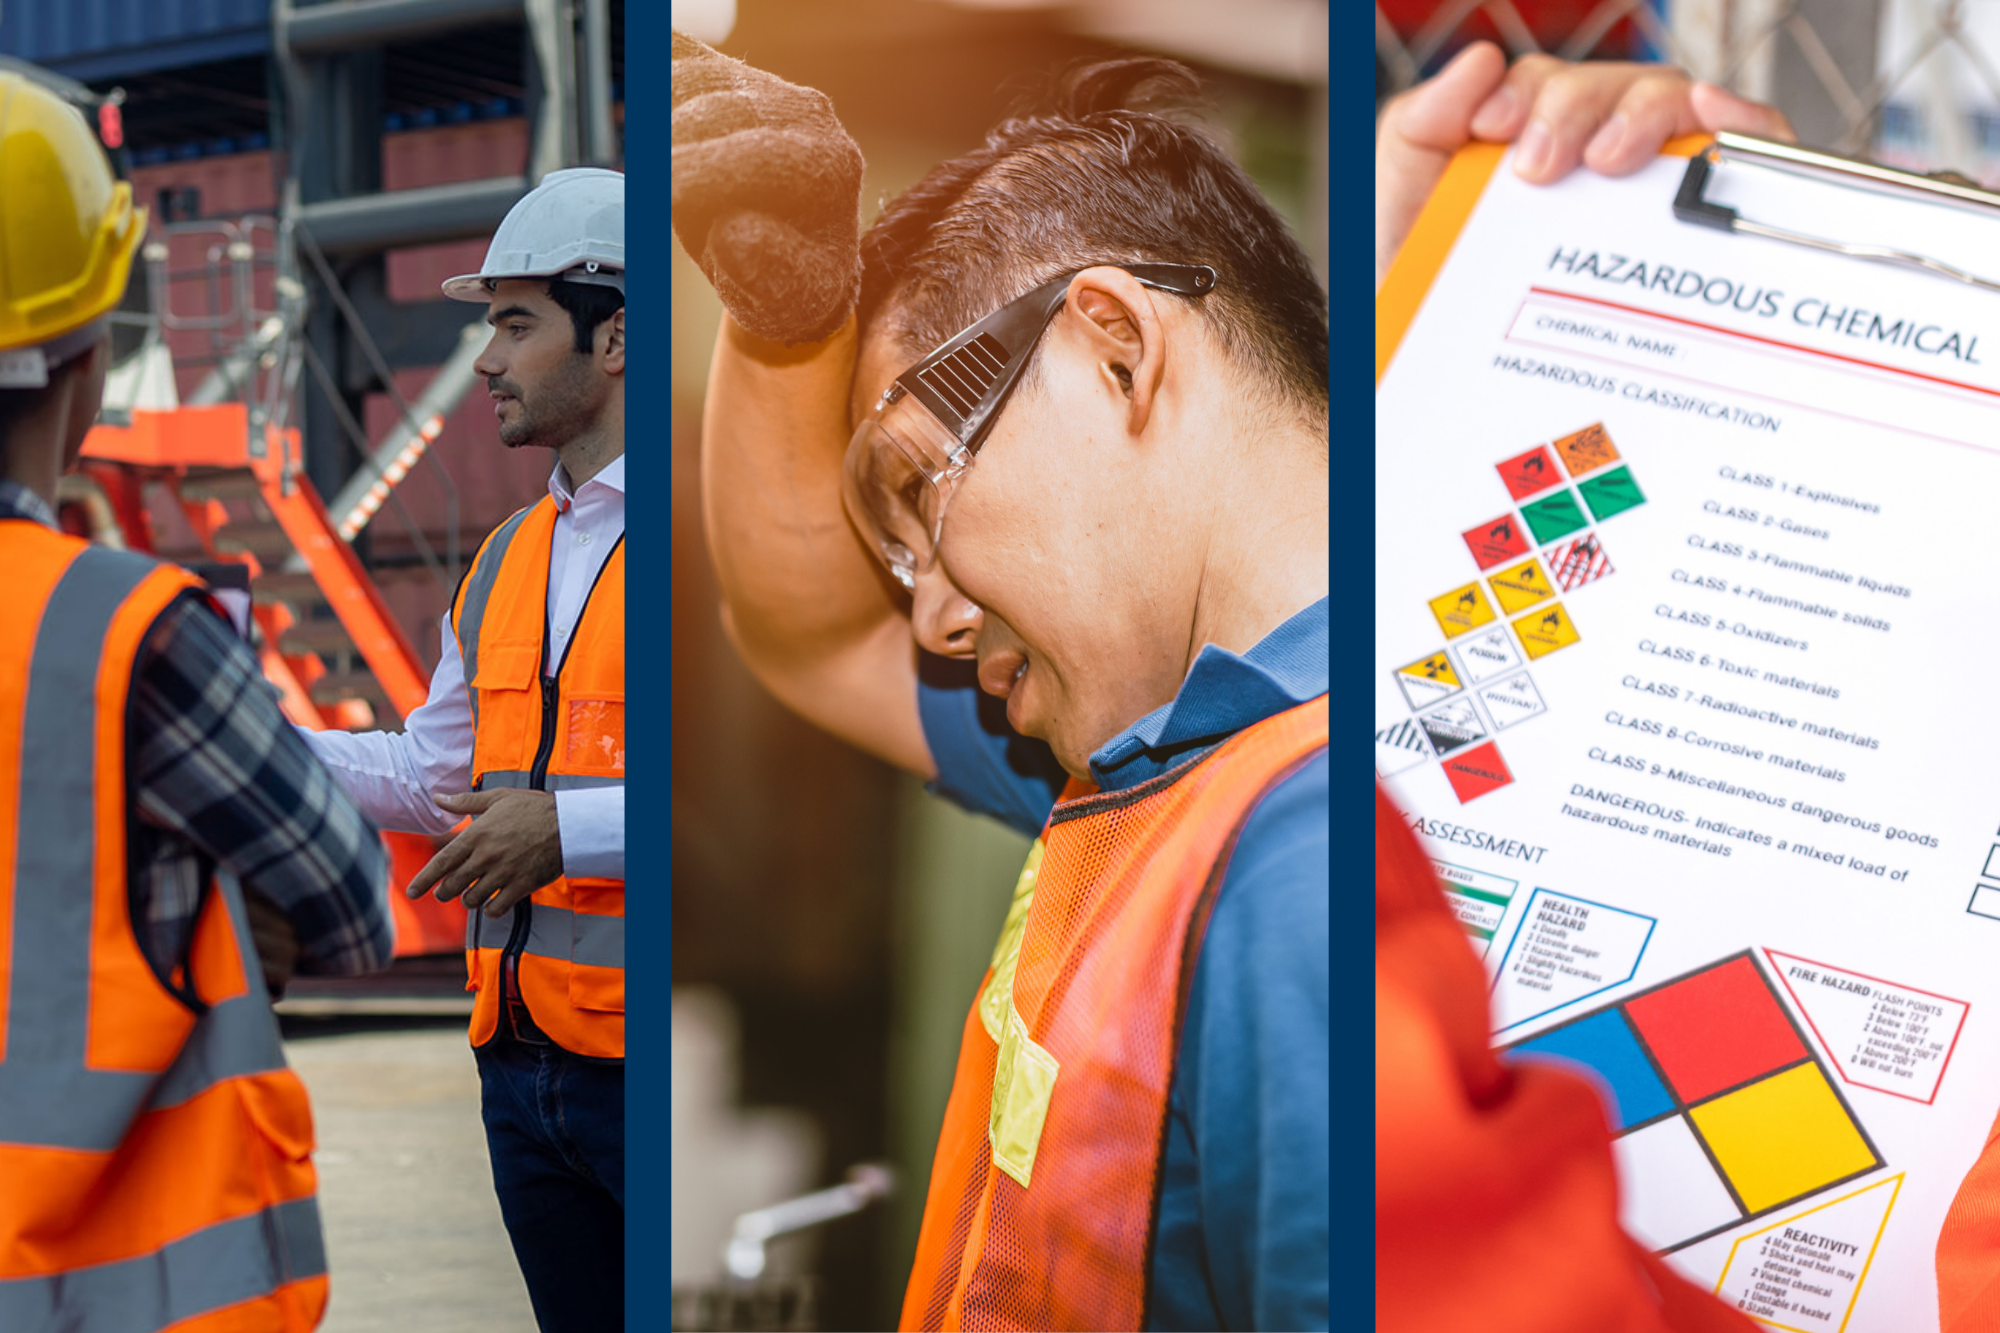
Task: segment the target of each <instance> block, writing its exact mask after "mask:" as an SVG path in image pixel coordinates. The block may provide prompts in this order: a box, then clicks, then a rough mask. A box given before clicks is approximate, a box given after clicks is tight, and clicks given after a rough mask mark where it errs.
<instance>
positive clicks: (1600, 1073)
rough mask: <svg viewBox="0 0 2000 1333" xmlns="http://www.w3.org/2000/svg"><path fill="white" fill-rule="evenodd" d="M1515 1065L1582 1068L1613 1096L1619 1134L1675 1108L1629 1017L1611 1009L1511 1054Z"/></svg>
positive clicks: (1609, 1109)
mask: <svg viewBox="0 0 2000 1333" xmlns="http://www.w3.org/2000/svg"><path fill="white" fill-rule="evenodd" d="M1506 1058H1507V1059H1509V1060H1520V1059H1547V1060H1551V1061H1556V1062H1562V1063H1567V1064H1570V1065H1582V1066H1584V1067H1585V1068H1586V1069H1588V1070H1589V1071H1590V1072H1591V1073H1593V1074H1595V1075H1596V1076H1597V1080H1598V1086H1599V1088H1600V1090H1603V1091H1605V1092H1607V1093H1608V1096H1607V1098H1606V1101H1607V1103H1608V1104H1607V1105H1606V1106H1605V1108H1604V1109H1605V1115H1606V1116H1607V1117H1608V1118H1609V1119H1610V1121H1611V1130H1612V1132H1613V1133H1614V1134H1615V1133H1617V1132H1619V1131H1621V1130H1623V1129H1625V1128H1626V1127H1627V1126H1628V1125H1636V1124H1638V1123H1640V1122H1641V1121H1645V1120H1651V1119H1652V1118H1653V1117H1654V1116H1656V1115H1659V1114H1661V1113H1662V1112H1665V1111H1671V1110H1672V1109H1673V1107H1674V1101H1673V1098H1672V1097H1671V1096H1670V1095H1669V1094H1668V1092H1667V1090H1666V1088H1665V1087H1664V1086H1663V1085H1662V1084H1661V1082H1660V1076H1659V1075H1658V1074H1655V1073H1654V1072H1653V1065H1652V1062H1651V1061H1649V1060H1648V1059H1647V1058H1646V1053H1645V1051H1643V1050H1641V1049H1640V1047H1639V1041H1638V1038H1636V1037H1634V1036H1633V1035H1632V1029H1631V1028H1630V1027H1629V1026H1627V1025H1626V1022H1625V1016H1624V1015H1623V1014H1621V1013H1619V1012H1618V1011H1617V1010H1616V1009H1606V1010H1604V1011H1603V1012H1602V1013H1596V1014H1592V1015H1591V1016H1590V1017H1588V1018H1581V1019H1578V1020H1577V1021H1576V1022H1574V1023H1565V1024H1563V1026H1561V1027H1559V1028H1556V1029H1554V1030H1553V1031H1549V1032H1544V1033H1542V1034H1541V1035H1539V1036H1536V1037H1530V1038H1529V1039H1528V1040H1527V1041H1524V1042H1522V1043H1521V1044H1520V1045H1519V1046H1515V1047H1512V1048H1511V1049H1509V1050H1508V1051H1507V1052H1506Z"/></svg>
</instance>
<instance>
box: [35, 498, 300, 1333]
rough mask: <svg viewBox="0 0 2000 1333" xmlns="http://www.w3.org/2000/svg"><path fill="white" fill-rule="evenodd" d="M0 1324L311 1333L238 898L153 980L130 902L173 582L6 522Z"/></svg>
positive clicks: (278, 1054)
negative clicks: (129, 711)
mask: <svg viewBox="0 0 2000 1333" xmlns="http://www.w3.org/2000/svg"><path fill="white" fill-rule="evenodd" d="M0 567H4V568H5V569H6V570H7V592H6V595H5V596H4V597H0V755H4V756H5V762H4V763H0V1329H6V1330H8V1331H9V1333H16V1331H17V1330H18V1331H19V1333H45V1331H47V1330H56V1329H60V1330H64V1333H99V1331H100V1330H102V1331H103V1333H150V1331H151V1330H161V1329H168V1328H171V1329H172V1330H173V1333H249V1331H250V1330H256V1333H267V1331H277V1330H283V1333H293V1331H294V1330H297V1331H299V1333H303V1331H304V1330H309V1329H311V1328H313V1327H315V1326H317V1325H318V1323H319V1320H320V1315H321V1314H322V1312H323V1311H324V1310H325V1308H326V1292H327V1279H326V1255H325V1250H324V1247H323V1246H322V1244H321V1240H320V1230H319V1212H318V1206H317V1204H316V1202H315V1201H314V1197H313V1195H314V1187H315V1180H314V1175H313V1166H312V1159H311V1155H310V1154H311V1152H312V1147H313V1130H312V1112H311V1110H310V1108H309V1107H308V1105H307V1103H306V1092H305V1088H304V1086H303V1085H301V1084H300V1082H299V1080H298V1078H297V1077H296V1076H295V1075H294V1074H293V1073H292V1072H291V1071H290V1070H289V1069H287V1068H286V1067H285V1057H284V1051H283V1048H282V1046H281V1045H280V1043H279V1039H278V1028H277V1022H276V1020H275V1019H274V1018H273V1017H272V1014H271V1007H270V1001H269V999H268V997H267V996H266V995H265V992H264V987H263V984H262V979H261V977H260V976H259V975H258V973H257V972H256V970H255V957H256V951H255V948H254V946H253V945H252V944H251V942H250V929H249V922H248V917H247V915H246V913H245V910H244V905H243V897H242V893H241V891H240V890H239V889H238V888H237V887H236V885H235V884H234V882H233V881H229V880H227V879H226V878H225V879H219V880H217V881H214V882H213V883H212V884H211V886H210V889H209V892H208V894H207V897H206V900H205V901H204V903H203V904H202V907H201V910H200V912H199V914H198V916H197V918H196V924H195V929H194V932H193V938H192V942H191V944H190V947H189V953H188V958H187V960H186V962H185V963H183V964H182V965H181V966H178V967H176V968H175V969H174V970H173V971H172V973H170V974H169V975H168V976H166V977H161V976H159V975H157V974H156V973H155V972H154V971H153V969H152V967H151V965H149V963H148V962H147V960H146V957H145V955H144V954H143V953H142V952H141V951H140V947H139V940H138V936H137V934H136V932H135V929H134V923H133V920H132V915H131V910H130V906H129V897H128V891H127V890H128V885H127V880H126V865H127V862H126V830H127V823H126V821H127V819H128V817H129V813H130V809H131V800H130V796H129V794H128V792H127V791H126V776H125V755H126V738H125V716H126V704H127V697H128V693H129V687H130V685H131V680H132V671H133V666H134V663H135V662H136V661H137V658H138V654H139V648H140V643H141V641H142V640H143V638H144V637H145V634H146V632H147V630H148V629H149V628H150V627H151V626H152V625H153V623H154V622H155V620H157V619H158V618H159V616H160V614H161V613H162V612H163V611H164V610H165V609H166V607H167V606H168V604H169V603H171V602H172V601H173V600H174V599H175V598H176V597H177V596H179V595H180V594H182V593H183V592H184V591H186V590H187V589H189V588H192V587H195V586H196V583H195V580H194V578H193V576H191V575H189V574H187V573H186V572H185V571H182V570H178V569H174V568H172V567H170V566H166V565H161V564H158V563H156V562H154V561H152V560H149V559H146V558H144V557H142V556H138V555H133V554H130V553H127V552H122V551H111V550H106V549H104V548H102V547H97V546H91V545H89V544H88V543H86V542H83V541H79V540H77V539H76V538H73V537H68V536H64V535H62V534H60V533H56V532H52V531H50V530H49V529H47V528H44V527H42V526H41V525H39V524H36V523H32V522H29V521H26V520H5V521H0Z"/></svg>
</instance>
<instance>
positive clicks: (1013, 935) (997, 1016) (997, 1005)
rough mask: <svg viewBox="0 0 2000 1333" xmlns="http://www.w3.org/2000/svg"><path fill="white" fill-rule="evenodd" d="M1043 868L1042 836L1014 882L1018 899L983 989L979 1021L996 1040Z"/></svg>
mask: <svg viewBox="0 0 2000 1333" xmlns="http://www.w3.org/2000/svg"><path fill="white" fill-rule="evenodd" d="M1041 868H1042V840H1041V839H1040V838H1037V839H1035V845H1034V846H1033V847H1030V848H1029V849H1028V863H1027V864H1026V865H1024V866H1022V867H1021V878H1020V879H1018V880H1016V881H1015V883H1014V901H1013V903H1012V904H1011V905H1010V906H1009V907H1008V908H1007V923H1006V924H1005V925H1003V926H1001V927H1000V940H999V942H998V943H997V944H995V945H994V946H993V961H992V962H991V963H989V964H987V966H988V968H989V970H990V971H991V973H992V975H991V976H989V977H988V978H987V981H986V988H985V989H984V990H982V991H980V992H979V1024H980V1026H981V1027H983V1028H985V1029H986V1035H987V1036H989V1037H991V1038H993V1040H994V1041H995V1042H998V1041H999V1040H1000V1034H1001V1033H1002V1032H1003V1031H1005V1030H1006V1026H1007V1002H1008V1000H1010V999H1012V998H1013V995H1014V964H1015V963H1016V962H1017V961H1019V959H1020V957H1021V936H1022V935H1023V934H1025V933H1026V932H1027V929H1028V908H1029V907H1030V906H1031V905H1033V903H1034V901H1035V876H1036V875H1037V874H1038V873H1040V871H1041Z"/></svg>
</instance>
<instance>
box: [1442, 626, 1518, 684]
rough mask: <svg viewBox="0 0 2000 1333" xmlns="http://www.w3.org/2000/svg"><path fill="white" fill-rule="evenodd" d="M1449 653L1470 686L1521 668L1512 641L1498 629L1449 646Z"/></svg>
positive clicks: (1500, 627)
mask: <svg viewBox="0 0 2000 1333" xmlns="http://www.w3.org/2000/svg"><path fill="white" fill-rule="evenodd" d="M1451 651H1452V652H1453V653H1454V654H1456V655H1457V657H1458V669H1459V670H1460V671H1462V672H1464V673H1465V678H1466V679H1467V680H1469V681H1471V682H1472V683H1473V684H1474V685H1477V684H1479V683H1480V682H1481V681H1487V680H1492V679H1493V678H1494V677H1495V676H1501V675H1505V674H1506V673H1507V672H1509V671H1512V670H1513V669H1514V668H1515V667H1517V666H1519V665H1521V650H1520V649H1519V648H1517V647H1515V646H1514V640H1513V639H1512V638H1510V637H1508V634H1507V631H1506V629H1505V628H1503V627H1502V626H1499V625H1495V626H1494V627H1493V628H1492V629H1490V630H1488V631H1487V632H1486V633H1484V634H1475V635H1472V636H1470V637H1468V638H1467V639H1466V640H1465V641H1464V642H1463V643H1455V644H1453V645H1452V648H1451Z"/></svg>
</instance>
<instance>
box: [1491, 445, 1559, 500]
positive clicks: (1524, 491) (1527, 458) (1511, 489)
mask: <svg viewBox="0 0 2000 1333" xmlns="http://www.w3.org/2000/svg"><path fill="white" fill-rule="evenodd" d="M1493 468H1494V470H1495V471H1496V472H1498V473H1499V474H1500V480H1501V481H1502V482H1503V483H1504V484H1505V485H1506V487H1507V494H1509V495H1511V496H1513V497H1514V498H1515V499H1516V500H1525V499H1527V498H1528V497H1529V496H1531V495H1537V494H1540V493H1541V492H1542V491H1545V490H1547V489H1548V488H1549V487H1551V486H1553V485H1555V484H1556V483H1557V482H1559V481H1561V480H1562V473H1561V472H1560V471H1558V470H1557V469H1556V460H1555V459H1554V458H1552V457H1550V455H1549V450H1548V446H1547V445H1541V444H1538V445H1536V446H1535V447H1534V448H1532V449H1530V450H1528V452H1527V453H1525V454H1520V455H1517V456H1516V457H1513V458H1510V459H1508V460H1507V461H1506V462H1504V463H1495V464H1494V465H1493Z"/></svg>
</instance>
